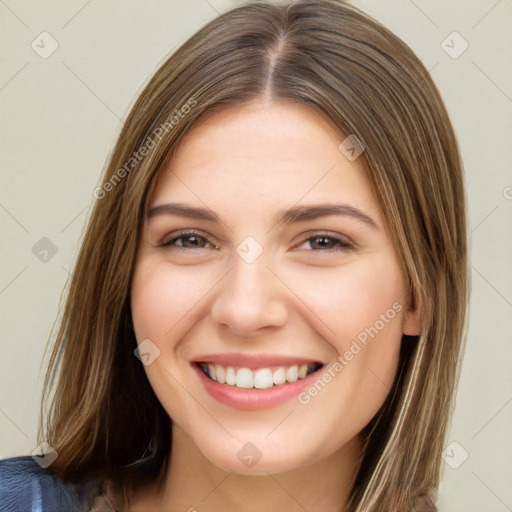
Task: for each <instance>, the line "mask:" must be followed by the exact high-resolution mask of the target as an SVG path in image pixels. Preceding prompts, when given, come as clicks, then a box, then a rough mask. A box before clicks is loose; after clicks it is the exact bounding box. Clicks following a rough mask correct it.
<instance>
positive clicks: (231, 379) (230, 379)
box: [210, 366, 236, 386]
mask: <svg viewBox="0 0 512 512" xmlns="http://www.w3.org/2000/svg"><path fill="white" fill-rule="evenodd" d="M210 377H211V375H210ZM214 380H215V379H214ZM226 384H229V385H230V386H234V385H235V384H236V375H235V369H234V368H233V367H232V366H228V367H227V368H226Z"/></svg>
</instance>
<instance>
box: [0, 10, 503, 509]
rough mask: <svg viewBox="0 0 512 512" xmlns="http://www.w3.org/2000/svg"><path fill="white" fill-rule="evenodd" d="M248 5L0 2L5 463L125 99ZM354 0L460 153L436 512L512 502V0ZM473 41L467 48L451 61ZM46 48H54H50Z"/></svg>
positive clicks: (30, 407)
mask: <svg viewBox="0 0 512 512" xmlns="http://www.w3.org/2000/svg"><path fill="white" fill-rule="evenodd" d="M239 3H241V2H235V1H229V0H187V1H185V0H175V1H172V2H171V1H163V0H160V1H153V2H142V1H140V2H132V1H131V2H122V1H120V0H118V1H103V2H100V1H98V0H89V1H87V0H74V1H66V2H65V1H63V0H62V1H53V2H45V3H40V2H34V1H30V2H26V1H16V0H5V1H0V15H1V31H0V40H1V46H0V52H1V57H2V66H1V76H0V105H1V114H2V116H1V123H0V126H1V139H0V140H1V144H2V152H1V155H2V158H1V171H2V188H1V192H0V222H1V226H2V245H1V258H2V260H1V261H2V265H1V267H0V305H1V322H2V323H1V328H2V341H1V343H2V345H1V348H2V350H1V353H2V357H1V358H0V383H1V387H0V390H1V394H0V439H1V443H0V457H8V456H14V455H20V454H28V453H30V452H31V451H32V450H33V449H34V448H35V434H36V422H37V416H38V406H39V397H40V392H41V379H42V376H43V372H42V371H41V369H40V364H41V358H42V355H43V350H44V346H45V343H46V340H47V338H48V336H49V333H50V328H51V326H52V323H53V321H54V319H55V317H56V315H57V311H58V301H59V297H60V294H61V291H62V289H63V287H64V286H65V284H66V280H67V278H68V275H69V271H70V269H71V268H72V265H73V261H74V258H75V256H76V253H77V247H78V242H79V239H80V236H81V232H82V228H83V226H84V223H85V221H86V218H87V215H88V211H89V207H90V205H91V204H92V200H93V198H92V192H93V190H94V187H95V186H96V184H97V181H98V179H99V176H100V172H101V170H102V168H103V166H104V163H105V159H106V157H107V155H108V153H109V150H110V148H111V145H112V143H113V142H114V140H115V137H116V136H117V134H118V133H119V130H120V127H121V124H122V121H123V119H124V118H125V116H126V114H127V112H128V110H129V107H130V105H131V104H132V103H133V100H134V98H135V96H136V95H137V94H138V93H139V92H140V90H141V87H142V86H143V84H144V83H145V82H146V81H147V79H148V78H149V76H150V75H151V74H152V73H153V72H154V71H155V70H156V67H157V66H158V65H159V64H160V63H162V61H163V60H164V59H165V57H166V55H168V54H169V53H170V52H171V51H172V50H173V49H175V48H176V47H177V46H178V45H179V44H180V43H181V42H183V41H184V40H185V39H186V38H187V37H188V36H189V35H191V34H192V33H193V32H195V31H196V30H197V29H198V28H199V27H200V26H202V25H203V24H204V23H205V22H207V21H208V20H210V19H211V18H213V17H214V16H216V15H217V13H220V12H223V11H225V10H226V9H228V8H230V7H232V6H234V5H236V4H239ZM353 3H354V4H355V5H357V6H359V7H362V8H363V9H364V10H366V11H367V12H368V13H369V14H371V15H373V16H374V17H375V18H377V19H378V20H380V21H381V22H382V23H384V24H385V25H386V26H387V27H389V28H390V29H391V30H392V31H394V32H395V33H396V34H397V35H399V36H400V37H402V38H403V39H404V40H405V41H406V42H407V43H408V44H409V45H410V46H411V47H412V48H413V50H414V51H415V52H416V53H417V54H418V56H419V57H420V58H421V59H422V60H423V62H424V63H425V65H426V66H427V68H428V69H429V70H431V74H432V76H433V78H434V80H435V81H436V83H437V84H438V87H439V89H440V91H441V94H442V96H443V98H444V99H445V101H446V103H447V106H448V110H449V112H450V114H451V117H452V120H453V123H454V125H455V128H456V131H457V134H458V137H459V141H460V146H461V151H462V154H463V158H464V163H465V170H466V179H467V187H468V200H469V207H470V211H469V214H470V220H471V229H472V266H473V272H472V279H473V291H472V303H471V317H470V324H469V338H468V347H467V352H466V356H465V359H464V366H463V373H462V377H461V383H460V389H459V393H458V397H457V408H456V412H455V416H454V421H453V424H452V428H451V433H450V435H449V439H448V441H447V452H446V455H447V457H446V462H445V463H443V475H444V476H443V481H442V486H441V496H442V498H441V510H444V511H450V512H452V511H453V512H458V511H464V512H505V511H510V510H512V486H511V485H510V482H512V446H511V445H512V442H511V438H510V430H511V424H512V421H511V419H512V385H511V384H512V376H511V371H510V368H511V363H512V357H511V355H512V335H511V331H512V314H511V313H512V270H511V265H510V262H511V261H512V229H510V226H511V220H512V218H511V210H512V173H511V160H512V158H511V140H512V67H511V66H510V62H511V61H512V60H511V58H512V55H511V54H512V45H511V42H512V41H511V40H512V35H511V31H510V26H512V24H511V22H512V1H511V0H500V1H497V0H479V1H476V0H473V1H463V0H459V1H454V0H452V1H443V0H435V1H427V0H414V1H413V0H393V1H387V2H384V1H378V0H357V1H353ZM44 31H46V32H48V33H49V34H50V35H51V38H53V39H54V40H55V41H56V43H52V40H51V39H50V36H46V35H45V36H40V34H41V33H42V32H44ZM454 31H456V32H457V33H458V34H459V35H457V34H455V35H454V34H452V32H454ZM448 36H449V37H448ZM447 37H448V39H447ZM42 38H44V41H43V43H42V42H41V39H42ZM33 41H35V42H34V46H35V48H36V49H37V50H38V52H39V54H38V53H37V52H36V51H35V50H34V49H32V47H31V44H32V42H33ZM443 41H445V43H443ZM464 41H466V42H467V44H468V45H469V46H468V48H467V50H466V51H464V53H462V54H461V55H460V56H458V58H453V56H454V55H455V54H458V53H460V52H461V50H462V49H463V48H464V46H465V42H464ZM43 44H44V47H43ZM51 44H58V48H57V50H56V51H55V52H54V53H53V54H51V55H50V56H47V58H42V57H41V56H40V54H41V53H44V52H49V51H50V50H51ZM443 47H444V49H443ZM445 49H446V50H448V51H449V52H450V53H451V54H452V56H450V55H449V54H448V53H447V52H446V51H445ZM43 56H45V55H43ZM507 226H508V227H507ZM43 237H46V238H48V239H49V240H50V241H51V245H50V244H49V242H48V241H47V240H45V241H42V242H41V241H40V240H41V238H43ZM37 243H39V245H36V244H37ZM35 245H36V249H37V250H36V249H34V252H35V253H36V254H34V252H33V247H34V246H35ZM45 249H46V250H48V251H49V252H48V253H46V254H45V253H42V252H41V251H42V250H45ZM52 249H53V251H55V249H56V250H57V252H56V253H55V254H53V253H52ZM41 258H43V259H44V258H46V259H47V261H46V262H44V261H41ZM454 442H455V443H456V444H452V443H454ZM466 453H467V454H468V458H467V460H464V457H465V456H466ZM457 466H458V467H457ZM455 468H456V469H455Z"/></svg>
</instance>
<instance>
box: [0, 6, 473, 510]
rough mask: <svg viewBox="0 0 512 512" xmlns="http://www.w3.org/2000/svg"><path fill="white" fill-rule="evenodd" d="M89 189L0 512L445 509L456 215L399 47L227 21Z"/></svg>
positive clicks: (309, 15) (145, 107) (255, 17)
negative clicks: (90, 200) (26, 430)
mask: <svg viewBox="0 0 512 512" xmlns="http://www.w3.org/2000/svg"><path fill="white" fill-rule="evenodd" d="M94 196H95V200H96V204H95V207H94V211H93V213H92V216H91V219H90V221H89V225H88V228H87V232H86V235H85V238H84V241H83V244H82V247H81V251H80V254H79V257H78V260H77V263H76V267H75V270H74V273H73V278H72V281H71V284H70V289H69V294H68V297H67V299H66V306H65V310H64V315H63V318H62V321H61V324H60V330H59V332H58V335H57V340H56V344H55V347H54V351H53V354H52V358H51V362H50V367H49V369H48V374H47V379H46V383H45V399H46V400H47V402H46V403H49V404H50V407H47V408H43V409H42V415H41V429H40V440H41V441H44V442H46V443H48V445H49V447H51V450H53V451H52V452H51V453H50V454H49V456H51V460H52V462H51V463H50V465H49V466H48V467H47V468H46V469H44V470H43V469H41V468H40V467H39V465H38V464H37V463H36V462H34V461H33V460H32V458H30V457H24V458H14V459H7V460H4V461H2V471H3V475H4V478H3V483H2V492H3V493H4V497H3V500H4V503H5V504H7V505H4V508H5V509H6V510H15V509H23V507H25V508H26V509H28V510H41V509H42V510H54V509H58V510H66V509H70V510H90V509H91V508H92V509H93V510H123V511H139V510H151V511H164V510H165V511H175V510H176V511H178V510H189V511H194V510H198V511H217V510H238V511H252V510H261V509H265V510H269V511H272V510H287V511H294V510H318V511H346V512H348V511H350V512H352V511H354V512H355V511H357V512H362V511H364V512H377V511H379V512H383V511H390V512H391V511H393V512H397V511H404V512H405V511H410V510H416V511H419V510H435V505H434V502H435V493H436V488H437V486H438V484H439V471H440V464H441V452H442V450H443V444H444V439H445V435H446V432H447V426H448V423H449V419H450V416H451V412H452V407H453V396H454V392H455V387H456V383H457V379H458V372H459V365H460V357H461V353H462V347H463V339H464V336H463V332H464V327H465V319H466V305H467V293H468V270H467V268H468V264H467V239H466V237H467V235H466V213H465V212H466V208H465V195H464V183H463V174H462V169H461V163H460V159H459V154H458V149H457V144H456V140H455V136H454V133H453V130H452V127H451V125H450V122H449V119H448V116H447V113H446V111H445V108H444V106H443V103H442V100H441V98H440V96H439V93H438V92H437V89H436V87H435V86H434V84H433V83H432V81H431V79H430V76H429V74H428V72H427V71H426V70H425V68H424V66H423V65H422V64H421V63H420V61H419V60H418V59H417V57H415V56H414V54H413V53H412V51H411V50H410V49H409V48H408V47H407V46H406V45H405V44H404V43H403V42H401V41H400V40H399V39H398V38H397V37H396V36H394V35H393V34H391V33H390V32H389V31H388V30H386V29H385V28H384V27H382V26H381V25H379V24H378V23H376V22H375V21H373V20H371V19H369V18H368V17H367V16H366V15H364V14H363V13H361V12H360V11H358V10H357V9H355V8H353V7H350V6H347V5H345V4H343V3H340V2H337V1H334V0H332V1H329V0H321V1H311V0H304V1H299V2H295V3H289V4H285V5H284V4H283V5H273V4H271V3H263V2H254V3H251V4H248V5H245V6H243V7H239V8H236V9H233V10H231V11H229V12H227V13H225V14H223V15H221V16H219V17H218V18H217V19H215V20H213V21H212V22H211V23H209V24H207V25H206V26H205V27H204V28H203V29H201V30H200V31H199V32H198V33H197V34H195V35H194V36H193V37H191V38H190V39H189V40H188V41H187V42H186V43H185V44H184V45H183V46H182V47H181V48H179V49H178V50H177V51H176V52H175V53H174V54H173V55H172V56H171V57H170V58H169V59H168V60H167V61H166V62H165V63H164V64H163V66H162V67H161V68H160V69H159V70H158V71H157V72H156V74H155V75H154V76H153V77H152V79H151V80H150V82H149V83H148V85H147V86H146V88H145V89H144V91H143V92H142V94H141V95H140V97H139V98H138V100H137V102H136V104H135V105H134V107H133V109H132V111H131V113H130V115H129V117H128V119H127V121H126V123H125V125H124V127H123V130H122V133H121V135H120V137H119V140H118V143H117V145H116V147H115V149H114V151H113V154H112V156H111V158H110V162H109V165H108V167H107V169H106V173H105V176H104V179H103V183H102V185H101V186H100V187H98V188H97V189H96V190H95V192H94ZM52 392H53V393H52ZM49 449H50V448H49ZM46 457H48V455H46ZM53 459H55V460H53ZM46 460H49V459H46ZM39 462H40V461H39ZM43 465H44V464H43ZM16 471H18V472H17V473H16ZM20 475H21V476H20ZM37 487H39V488H40V489H42V491H41V490H39V491H30V492H29V491H27V490H26V489H29V488H37ZM38 500H39V501H38ZM36 502H37V503H38V505H35V503H36ZM37 506H39V507H40V508H34V507H37ZM9 507H10V508H9Z"/></svg>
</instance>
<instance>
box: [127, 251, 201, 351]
mask: <svg viewBox="0 0 512 512" xmlns="http://www.w3.org/2000/svg"><path fill="white" fill-rule="evenodd" d="M208 286H209V280H208V276H204V278H202V277H201V275H198V270H197V267H196V268H194V267H192V266H190V267H188V268H187V267H183V268H182V269H179V271H173V270H172V269H171V268H170V267H169V265H166V264H165V262H161V261H156V262H154V261H149V262H145V261H144V260H142V261H140V262H139V263H138V264H137V266H136V270H135V274H134V278H133V282H132V289H131V310H132V319H133V326H134V329H135V334H136V337H137V340H139V341H141V340H142V339H144V338H150V339H153V338H154V340H155V343H157V344H158V340H161V339H163V338H164V337H165V336H166V335H168V334H169V332H170V331H171V330H173V329H175V328H177V326H178V324H179V323H180V321H181V320H183V319H184V318H185V317H186V316H187V315H191V314H193V309H194V305H195V304H197V303H198V302H199V301H200V299H201V297H204V295H205V294H206V293H207V290H208ZM173 337H174V336H173Z"/></svg>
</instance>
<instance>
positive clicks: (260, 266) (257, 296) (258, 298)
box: [212, 253, 288, 337]
mask: <svg viewBox="0 0 512 512" xmlns="http://www.w3.org/2000/svg"><path fill="white" fill-rule="evenodd" d="M285 293H286V287H285V285H284V284H283V283H282V282H281V280H280V279H279V278H278V277H277V275H276V273H275V272H274V271H272V270H271V269H269V268H268V267H267V261H266V258H265V257H264V253H263V254H262V255H261V256H260V257H259V258H257V259H256V261H254V262H252V263H247V262H246V261H244V259H243V258H241V257H239V256H238V255H235V256H234V266H233V268H232V269H231V271H230V272H229V273H228V274H227V276H226V277H225V278H224V279H223V280H222V282H221V288H220V291H219V292H218V295H217V297H216V298H215V301H214V303H213V305H212V317H213V319H214V321H215V322H217V323H218V324H223V325H226V326H227V327H229V329H230V330H231V331H232V332H233V333H235V334H237V335H239V336H244V337H250V336H251V335H259V334H261V330H262V329H263V328H265V327H266V328H269V327H279V326H282V325H284V324H285V323H286V321H287V318H288V312H287V308H286V302H285Z"/></svg>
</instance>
